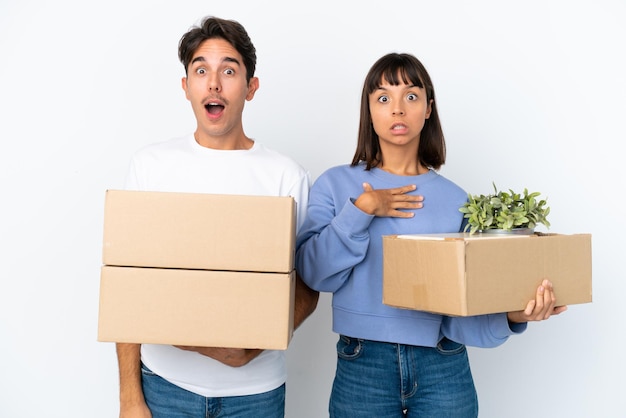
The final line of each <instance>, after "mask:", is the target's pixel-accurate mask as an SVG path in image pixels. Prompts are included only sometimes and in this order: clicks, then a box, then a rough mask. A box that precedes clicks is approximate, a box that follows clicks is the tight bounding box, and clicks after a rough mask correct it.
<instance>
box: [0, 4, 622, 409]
mask: <svg viewBox="0 0 626 418" xmlns="http://www.w3.org/2000/svg"><path fill="white" fill-rule="evenodd" d="M208 14H214V15H217V16H220V17H225V18H232V19H236V20H238V21H240V22H241V23H243V24H244V26H245V27H246V28H247V29H248V31H249V34H250V35H251V37H252V39H253V42H254V43H255V45H256V47H257V52H258V72H257V75H258V76H259V77H260V83H261V88H260V90H259V91H258V93H257V95H256V97H255V98H254V100H253V101H252V102H250V103H249V104H248V105H247V107H246V110H245V113H244V123H245V128H246V132H247V134H248V135H249V136H251V137H253V138H255V139H257V140H259V141H261V142H264V143H265V144H267V145H268V146H271V147H273V148H275V149H277V150H279V151H282V152H284V153H285V154H288V155H290V156H292V157H293V158H294V159H296V160H297V161H299V162H300V163H301V164H302V165H304V166H305V167H307V168H308V169H309V170H310V171H311V173H312V175H313V177H314V178H316V177H317V176H318V175H319V174H320V173H321V172H322V171H323V170H325V169H326V168H329V167H331V166H334V165H337V164H343V163H348V162H350V160H351V158H352V154H353V152H354V147H355V144H356V134H357V126H358V114H359V98H360V91H361V83H362V82H363V79H364V77H365V74H366V72H367V70H368V69H369V67H370V66H371V64H372V63H373V62H374V61H375V60H376V59H377V58H378V57H379V56H381V55H383V54H385V53H387V52H391V51H397V52H410V53H413V54H415V55H416V56H418V57H419V58H420V59H421V60H422V61H423V62H424V64H425V65H426V67H427V68H428V70H429V72H430V74H431V76H432V78H433V81H434V84H435V90H436V94H437V98H438V106H439V111H440V117H441V119H442V123H443V126H444V132H445V134H446V139H447V145H448V161H447V164H446V165H445V166H444V167H443V168H442V170H441V173H442V174H444V175H445V176H447V177H449V178H450V179H452V180H453V181H456V182H457V183H458V184H459V185H461V186H462V187H464V188H465V189H466V190H467V191H468V192H472V193H483V192H484V193H487V192H489V191H490V190H491V183H492V181H495V182H496V183H497V185H498V186H499V187H500V188H504V189H508V188H513V189H523V188H524V187H528V188H529V189H531V191H540V192H542V193H543V194H544V195H545V196H547V197H548V202H549V204H550V206H551V208H552V213H551V219H550V220H551V222H552V228H551V231H552V232H559V233H575V232H586V233H591V234H592V236H593V239H592V242H593V280H594V283H593V291H594V294H593V299H594V300H593V303H590V304H582V305H575V306H571V307H570V309H569V310H568V311H567V312H566V313H565V314H563V315H561V316H559V317H555V318H553V319H551V320H550V321H548V322H544V323H534V324H531V325H530V326H529V329H528V331H527V332H526V333H525V334H523V335H521V336H515V337H513V338H511V339H510V340H509V341H508V342H507V343H506V344H505V345H504V346H502V347H499V348H496V349H489V350H486V349H482V350H477V349H471V351H470V356H471V361H472V367H473V371H474V375H475V380H476V384H477V389H478V393H479V398H480V403H481V414H480V416H481V417H486V418H491V417H497V418H499V417H507V418H511V417H528V416H535V417H568V418H571V417H604V418H606V417H623V416H625V415H624V414H625V412H624V411H626V396H624V393H625V389H626V384H625V383H624V375H626V360H625V356H624V354H623V353H622V351H623V339H624V325H623V320H622V317H623V309H622V306H623V300H624V295H625V294H626V274H625V273H624V267H623V264H624V257H623V254H624V249H625V245H624V238H625V237H626V229H625V227H624V214H623V212H624V204H625V203H626V199H625V198H624V179H625V178H626V176H625V175H624V173H623V167H624V158H623V157H624V151H623V146H624V144H623V142H624V139H626V135H625V129H624V113H626V112H625V111H626V105H625V98H626V79H625V74H626V64H625V59H624V50H625V47H624V43H625V42H624V41H625V40H626V26H624V21H625V20H626V5H625V3H624V2H623V1H617V0H615V1H610V0H593V1H591V0H589V1H577V0H573V1H572V0H570V1H535V0H531V1H526V2H500V1H474V2H464V1H429V2H425V1H414V0H413V1H402V0H399V1H396V2H386V1H358V2H341V1H336V0H335V1H327V0H322V1H316V2H308V3H300V2H290V3H287V2H285V3H283V2H273V1H249V2H244V1H236V0H230V1H221V2H217V1H177V2H166V1H162V0H161V1H157V0H150V1H147V0H140V1H119V0H109V1H103V2H89V1H78V0H58V1H54V2H48V1H44V0H30V1H29V0H0V59H1V64H0V140H1V141H2V142H1V145H0V186H1V191H2V194H1V197H0V199H1V202H2V204H1V206H0V211H1V212H0V219H1V224H0V239H1V243H2V249H1V252H0V254H1V262H0V280H1V281H0V286H1V287H0V376H1V378H0V416H1V417H11V418H14V417H39V416H46V417H62V418H67V417H94V418H99V417H115V416H117V413H118V401H117V396H118V387H117V363H116V359H115V354H114V346H113V344H112V343H99V342H97V341H96V335H97V316H98V291H99V289H98V286H99V268H100V261H101V240H102V217H103V198H104V191H105V190H106V189H107V188H121V187H122V185H123V178H124V175H125V172H126V167H127V164H128V161H129V157H130V155H131V154H132V153H133V152H134V151H135V150H137V149H138V148H139V147H141V146H143V145H145V144H148V143H151V142H155V141H161V140H165V139H168V138H170V137H172V136H178V135H181V134H184V133H187V132H190V131H192V130H193V129H194V127H195V121H194V119H193V114H192V111H191V108H190V106H189V104H188V102H187V101H186V100H185V98H184V95H183V91H182V90H181V87H180V78H181V77H182V76H183V74H184V71H183V67H182V65H181V64H180V63H179V62H178V60H177V45H178V40H179V39H180V36H181V35H182V34H183V33H184V32H185V31H186V30H187V29H188V28H189V27H190V26H191V25H192V24H194V23H196V22H197V21H199V20H200V18H201V17H203V16H205V15H208ZM250 210H254V208H250ZM330 318H331V315H330V298H329V296H328V295H323V296H322V298H321V300H320V304H319V307H318V309H317V311H316V312H315V313H314V315H313V316H312V317H311V318H310V319H309V320H307V322H306V323H305V324H304V325H303V326H302V327H301V328H300V329H299V330H298V331H297V333H296V335H295V337H294V340H293V343H292V345H291V347H290V349H289V352H288V356H289V381H288V389H287V417H288V418H319V417H324V416H327V413H326V408H327V398H328V394H329V391H330V385H331V382H332V376H333V373H334V367H335V356H334V344H335V340H336V336H335V335H334V334H333V333H332V332H331V331H330V326H331V325H330V322H331V319H330Z"/></svg>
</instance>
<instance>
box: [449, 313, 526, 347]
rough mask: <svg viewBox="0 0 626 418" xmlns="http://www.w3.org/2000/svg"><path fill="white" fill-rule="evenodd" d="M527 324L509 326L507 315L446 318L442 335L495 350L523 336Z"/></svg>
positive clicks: (459, 341)
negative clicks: (516, 335)
mask: <svg viewBox="0 0 626 418" xmlns="http://www.w3.org/2000/svg"><path fill="white" fill-rule="evenodd" d="M527 326H528V324H527V323H523V324H509V321H508V319H507V316H506V313H498V314H489V315H477V316H467V317H449V316H444V317H443V321H442V324H441V332H442V334H443V335H444V336H445V337H447V338H448V339H450V340H452V341H456V342H458V343H461V344H465V345H467V346H472V347H481V348H493V347H497V346H499V345H501V344H503V343H504V342H505V341H506V340H508V338H509V337H510V336H511V335H515V334H521V333H522V332H524V331H525V330H526V327H527Z"/></svg>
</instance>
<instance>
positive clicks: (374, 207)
mask: <svg viewBox="0 0 626 418" xmlns="http://www.w3.org/2000/svg"><path fill="white" fill-rule="evenodd" d="M415 188H416V186H415V185H414V184H410V185H408V186H403V187H396V188H394V189H378V190H374V188H373V187H372V186H371V185H370V184H369V183H363V193H362V194H361V195H360V196H359V197H358V198H357V199H356V201H355V202H354V204H355V206H356V207H357V208H359V209H361V210H362V211H363V212H365V213H368V214H370V215H374V216H380V217H394V218H412V217H413V216H414V215H415V213H413V212H412V211H408V210H406V209H420V208H421V207H422V206H423V203H422V202H423V201H424V196H421V195H412V194H408V193H409V192H412V191H414V190H415Z"/></svg>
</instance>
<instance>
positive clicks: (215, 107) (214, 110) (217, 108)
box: [204, 103, 224, 115]
mask: <svg viewBox="0 0 626 418" xmlns="http://www.w3.org/2000/svg"><path fill="white" fill-rule="evenodd" d="M204 108H205V109H206V111H207V112H209V114H211V115H217V114H219V113H220V112H222V111H223V110H224V106H223V105H221V104H217V103H209V104H207V105H205V106H204Z"/></svg>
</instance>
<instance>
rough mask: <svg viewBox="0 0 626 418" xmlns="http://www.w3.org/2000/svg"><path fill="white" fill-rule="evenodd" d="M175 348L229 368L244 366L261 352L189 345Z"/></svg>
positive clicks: (257, 350)
mask: <svg viewBox="0 0 626 418" xmlns="http://www.w3.org/2000/svg"><path fill="white" fill-rule="evenodd" d="M175 347H176V348H180V349H181V350H186V351H195V352H196V353H200V354H202V355H203V356H207V357H211V358H212V359H215V360H217V361H219V362H220V363H224V364H225V365H227V366H230V367H241V366H244V365H246V364H248V363H249V362H250V361H252V359H254V358H255V357H257V356H258V355H259V354H261V352H262V351H263V350H259V349H247V348H221V347H195V346H189V345H177V346H175Z"/></svg>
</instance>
